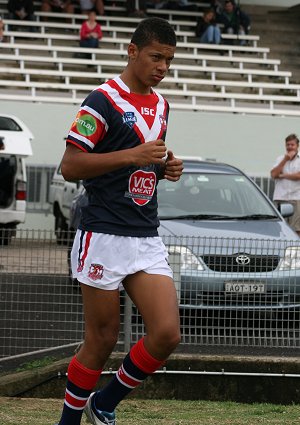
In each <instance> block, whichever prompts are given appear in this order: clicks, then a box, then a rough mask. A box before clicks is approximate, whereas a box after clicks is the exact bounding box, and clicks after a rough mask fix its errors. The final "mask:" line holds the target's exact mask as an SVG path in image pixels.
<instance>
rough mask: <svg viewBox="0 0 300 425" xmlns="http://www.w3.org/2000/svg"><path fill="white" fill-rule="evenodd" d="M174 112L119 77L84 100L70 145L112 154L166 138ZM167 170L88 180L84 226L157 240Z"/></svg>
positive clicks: (134, 169) (152, 168) (129, 170)
mask: <svg viewBox="0 0 300 425" xmlns="http://www.w3.org/2000/svg"><path fill="white" fill-rule="evenodd" d="M168 114H169V105H168V102H167V101H166V100H165V99H164V98H163V97H162V96H161V95H160V94H159V93H157V92H156V91H154V90H153V91H152V93H151V94H149V95H140V94H135V93H131V92H130V90H129V88H128V87H127V86H126V85H125V84H124V83H123V81H122V80H121V79H120V78H119V77H116V78H114V79H112V80H109V81H108V82H106V83H104V84H101V85H100V86H99V87H98V88H96V89H95V90H94V91H92V92H91V93H90V94H89V95H88V96H87V98H86V99H85V100H84V102H83V103H82V105H81V107H80V109H79V111H78V113H77V116H76V118H75V120H74V122H73V124H72V126H71V129H70V132H69V134H68V137H67V143H72V144H74V145H75V146H77V147H78V148H80V149H82V150H83V151H85V152H89V153H93V152H95V153H106V152H113V151H119V150H122V149H128V148H133V147H135V146H138V145H139V144H140V143H147V142H148V141H152V140H157V139H163V140H165V136H166V131H167V121H168ZM161 172H162V170H161V167H160V166H157V165H154V164H153V165H151V166H148V167H143V168H140V167H135V166H131V167H124V168H121V169H119V170H116V171H113V172H110V173H107V174H104V175H101V176H99V177H95V178H91V179H87V180H85V181H84V182H83V184H84V186H85V188H86V190H87V193H88V199H89V202H88V205H87V206H86V207H83V208H82V217H81V222H80V225H79V228H80V229H82V230H86V231H93V232H99V233H109V234H114V235H120V236H137V237H147V236H157V234H158V233H157V227H158V225H159V221H158V218H157V192H156V187H157V183H158V179H159V177H160V174H161Z"/></svg>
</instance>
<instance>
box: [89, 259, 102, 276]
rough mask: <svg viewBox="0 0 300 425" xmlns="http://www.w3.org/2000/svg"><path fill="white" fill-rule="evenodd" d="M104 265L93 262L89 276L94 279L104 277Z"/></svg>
mask: <svg viewBox="0 0 300 425" xmlns="http://www.w3.org/2000/svg"><path fill="white" fill-rule="evenodd" d="M103 270H104V268H103V266H101V264H95V263H93V264H91V265H90V268H89V272H88V277H89V278H90V279H92V280H100V279H102V277H103Z"/></svg>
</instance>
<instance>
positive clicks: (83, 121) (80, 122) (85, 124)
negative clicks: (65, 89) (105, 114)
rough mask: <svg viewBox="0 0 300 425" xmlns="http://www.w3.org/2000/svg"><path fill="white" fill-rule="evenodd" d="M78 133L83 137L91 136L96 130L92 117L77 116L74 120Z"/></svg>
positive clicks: (87, 115)
mask: <svg viewBox="0 0 300 425" xmlns="http://www.w3.org/2000/svg"><path fill="white" fill-rule="evenodd" d="M75 123H76V129H77V131H78V133H80V134H82V135H84V136H91V135H92V134H94V133H95V131H96V130H97V123H96V120H95V118H94V117H92V116H91V115H89V114H84V115H81V116H77V117H76V118H75Z"/></svg>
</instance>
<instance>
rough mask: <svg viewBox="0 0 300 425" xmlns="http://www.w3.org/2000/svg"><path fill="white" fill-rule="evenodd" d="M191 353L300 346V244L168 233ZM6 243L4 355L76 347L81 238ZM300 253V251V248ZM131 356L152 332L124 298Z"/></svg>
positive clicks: (0, 308) (35, 236)
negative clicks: (74, 249) (75, 260)
mask: <svg viewBox="0 0 300 425" xmlns="http://www.w3.org/2000/svg"><path fill="white" fill-rule="evenodd" d="M164 242H165V244H166V245H167V247H168V251H169V261H170V265H171V267H172V268H173V271H174V281H175V285H176V289H177V294H178V302H179V307H180V317H181V331H182V342H181V345H180V348H181V349H182V350H184V352H186V353H189V352H191V353H192V352H196V351H197V348H199V347H203V346H212V345H213V346H215V347H216V346H223V347H225V346H226V347H228V346H231V347H270V348H272V347H277V348H282V347H283V348H289V349H293V348H299V346H300V336H299V324H300V322H299V310H300V246H299V247H298V246H295V241H291V242H290V243H288V242H284V243H283V242H281V241H280V240H247V239H222V238H187V237H184V238H183V237H166V238H164ZM6 243H7V244H6V245H1V246H0V273H1V274H0V287H1V301H0V358H6V357H10V356H16V355H20V354H24V353H30V352H35V351H38V350H47V349H50V348H55V347H61V346H68V345H72V344H74V345H76V344H77V343H80V342H81V341H82V339H83V331H84V328H83V315H82V303H81V293H80V288H79V287H78V284H77V283H76V282H74V281H72V279H71V278H70V276H69V262H68V257H69V251H70V246H71V244H72V240H71V239H70V240H67V239H66V240H64V241H59V244H58V243H57V240H56V238H55V235H54V233H53V232H52V231H36V230H18V231H17V235H16V237H13V238H12V240H11V242H10V243H8V241H6ZM298 250H299V252H298ZM120 302H121V331H120V335H119V341H118V344H117V347H116V350H117V351H118V350H121V351H124V350H125V351H126V350H127V349H128V347H130V345H131V344H133V343H134V342H136V341H137V340H138V339H139V338H140V337H141V336H142V335H143V334H144V332H145V329H144V326H143V322H142V320H141V317H140V316H139V314H138V312H137V310H136V308H135V306H134V305H132V303H131V301H130V300H129V299H128V298H127V297H126V295H125V294H124V293H123V292H121V293H120Z"/></svg>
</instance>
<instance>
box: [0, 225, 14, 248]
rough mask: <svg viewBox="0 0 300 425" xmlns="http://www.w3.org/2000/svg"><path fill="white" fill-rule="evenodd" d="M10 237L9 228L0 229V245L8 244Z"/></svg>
mask: <svg viewBox="0 0 300 425" xmlns="http://www.w3.org/2000/svg"><path fill="white" fill-rule="evenodd" d="M11 238H12V232H11V230H10V229H5V228H1V229H0V245H5V246H7V245H9V244H10V242H11Z"/></svg>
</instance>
